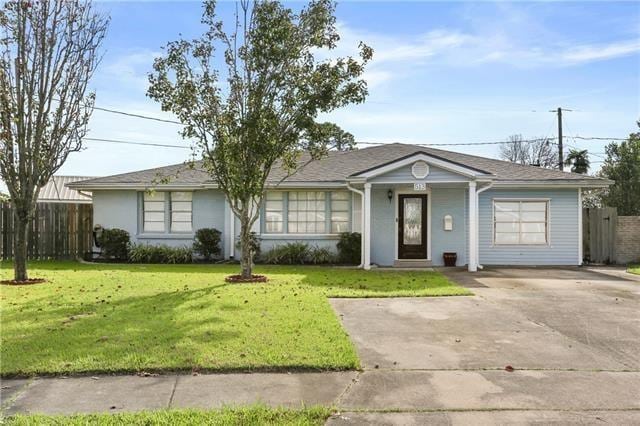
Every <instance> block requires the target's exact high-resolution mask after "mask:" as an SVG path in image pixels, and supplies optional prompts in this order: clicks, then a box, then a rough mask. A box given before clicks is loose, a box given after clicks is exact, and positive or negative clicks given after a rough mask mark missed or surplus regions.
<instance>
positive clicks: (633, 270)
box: [627, 265, 640, 275]
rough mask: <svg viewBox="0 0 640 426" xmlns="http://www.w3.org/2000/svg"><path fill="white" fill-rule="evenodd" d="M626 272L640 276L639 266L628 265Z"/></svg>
mask: <svg viewBox="0 0 640 426" xmlns="http://www.w3.org/2000/svg"><path fill="white" fill-rule="evenodd" d="M627 272H631V273H632V274H638V275H640V265H629V267H628V268H627Z"/></svg>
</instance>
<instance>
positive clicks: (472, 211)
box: [467, 181, 478, 272]
mask: <svg viewBox="0 0 640 426" xmlns="http://www.w3.org/2000/svg"><path fill="white" fill-rule="evenodd" d="M477 206H478V194H477V193H476V183H475V182H474V181H471V182H469V259H468V262H467V264H468V265H469V272H476V271H477V270H478V222H477V221H478V212H477Z"/></svg>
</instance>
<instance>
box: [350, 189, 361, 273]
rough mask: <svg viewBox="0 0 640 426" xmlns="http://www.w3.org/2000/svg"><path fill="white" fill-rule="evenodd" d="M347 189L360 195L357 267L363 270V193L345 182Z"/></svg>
mask: <svg viewBox="0 0 640 426" xmlns="http://www.w3.org/2000/svg"><path fill="white" fill-rule="evenodd" d="M347 189H349V191H351V192H355V193H356V194H358V195H360V230H361V232H360V264H359V265H358V268H363V267H364V241H363V240H364V239H363V238H362V237H363V236H364V232H362V231H363V230H364V191H360V190H359V189H355V188H354V187H352V186H351V184H349V182H347Z"/></svg>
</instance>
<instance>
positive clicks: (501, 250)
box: [69, 144, 611, 271]
mask: <svg viewBox="0 0 640 426" xmlns="http://www.w3.org/2000/svg"><path fill="white" fill-rule="evenodd" d="M305 162H306V159H301V164H304V163H305ZM159 178H170V179H169V183H162V184H155V183H154V182H157V181H159V180H161V179H159ZM162 181H163V182H166V181H167V180H166V179H163V180H162ZM609 184H611V181H608V180H606V179H600V178H595V177H590V176H584V175H580V174H573V173H565V172H561V171H557V170H548V169H542V168H538V167H534V166H522V165H518V164H514V163H509V162H505V161H500V160H494V159H489V158H483V157H478V156H473V155H467V154H461V153H457V152H449V151H443V150H438V149H432V148H425V147H420V146H413V145H404V144H388V145H381V146H377V147H373V148H366V149H361V150H356V151H350V152H331V153H330V155H329V156H328V157H326V158H323V159H322V160H318V161H312V162H310V163H308V164H306V165H304V166H302V167H301V168H300V169H299V170H297V171H296V172H295V173H294V174H292V175H291V176H289V177H287V176H286V175H285V173H284V171H283V170H282V169H281V168H279V167H276V168H274V171H273V172H272V173H271V175H270V176H269V180H268V185H269V188H268V191H267V194H266V197H265V201H264V203H263V204H264V206H263V209H262V214H261V219H260V221H259V222H258V223H256V226H255V231H256V232H257V233H259V234H260V239H261V244H262V250H263V251H265V250H268V249H269V248H271V247H273V246H275V245H278V244H282V243H285V242H290V241H305V242H307V243H310V244H313V245H318V246H331V247H335V244H336V241H337V239H338V236H339V233H340V232H361V233H362V241H363V254H362V263H363V264H362V266H363V267H364V268H365V269H369V268H370V267H371V265H372V264H375V265H379V266H428V265H431V264H433V265H442V264H443V253H444V252H455V253H457V264H458V265H468V268H469V270H470V271H475V270H477V268H478V267H479V265H481V264H485V265H498V264H499V265H579V264H581V263H582V244H581V241H582V237H581V233H582V225H581V221H582V202H581V198H582V190H583V189H585V188H597V187H598V188H599V187H606V186H608V185H609ZM69 186H70V187H71V188H74V189H78V190H83V191H91V192H92V193H93V203H94V224H100V225H102V226H103V227H106V228H122V229H125V230H127V231H129V233H130V234H131V236H132V241H133V242H138V243H149V244H159V243H162V244H170V245H190V244H191V242H192V239H193V235H194V231H195V230H196V229H199V228H205V227H214V228H217V229H219V230H220V231H222V233H223V240H224V253H225V257H227V258H230V257H234V255H235V244H234V241H236V239H237V235H238V231H239V224H238V221H237V219H236V220H232V219H233V215H232V213H231V210H230V208H229V205H228V203H227V201H226V200H225V197H224V195H223V194H222V192H221V191H220V190H218V189H217V185H216V183H215V181H213V180H211V179H210V177H209V176H208V175H207V173H206V172H205V171H203V170H202V169H200V168H198V167H196V168H195V169H190V168H188V167H187V166H185V165H174V166H168V167H161V168H157V169H151V170H143V171H139V172H133V173H125V174H120V175H115V176H108V177H103V178H97V179H90V180H86V181H82V182H75V183H72V184H69ZM151 188H153V189H154V191H147V190H148V189H151Z"/></svg>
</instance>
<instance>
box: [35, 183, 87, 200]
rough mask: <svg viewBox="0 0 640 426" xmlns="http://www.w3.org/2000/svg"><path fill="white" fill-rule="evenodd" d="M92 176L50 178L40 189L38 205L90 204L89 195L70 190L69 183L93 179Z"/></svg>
mask: <svg viewBox="0 0 640 426" xmlns="http://www.w3.org/2000/svg"><path fill="white" fill-rule="evenodd" d="M93 178H94V176H52V177H51V179H50V180H49V182H47V183H46V185H45V186H43V187H42V188H41V189H40V192H39V193H38V199H37V200H36V201H37V202H38V203H68V204H91V194H87V193H85V192H82V191H79V190H76V189H71V188H69V187H68V186H67V184H69V183H73V182H78V181H84V180H87V179H93Z"/></svg>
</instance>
